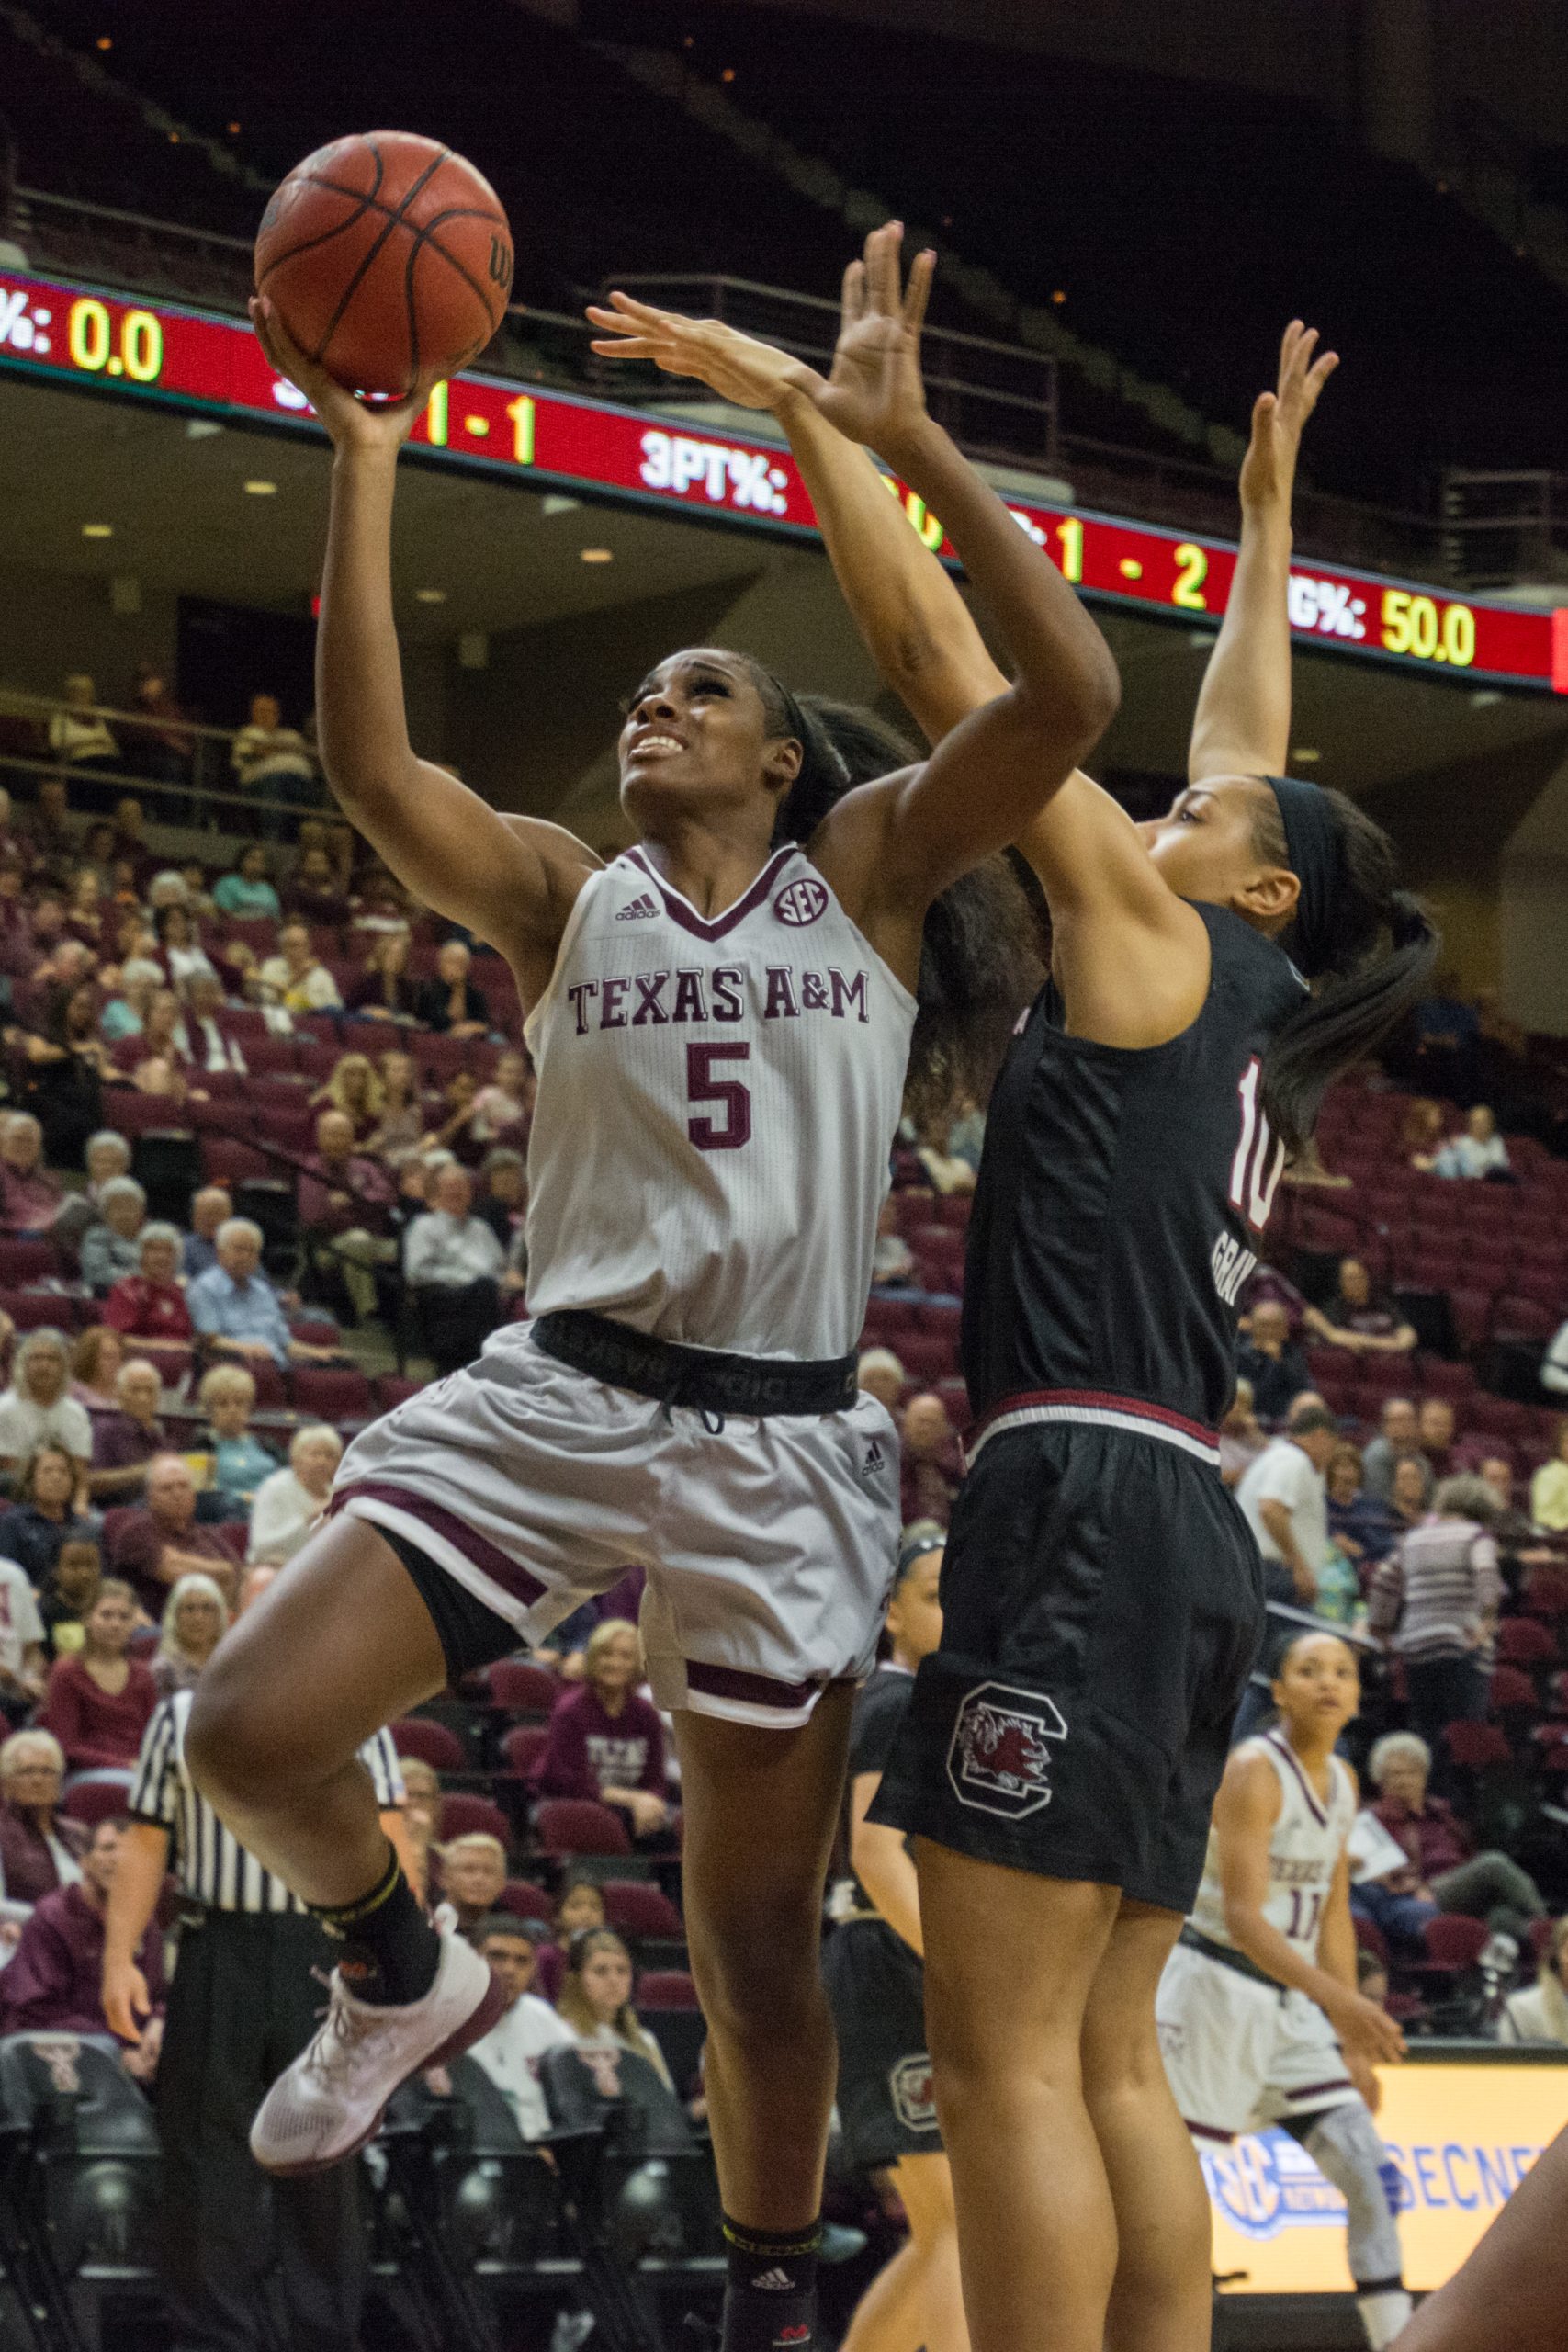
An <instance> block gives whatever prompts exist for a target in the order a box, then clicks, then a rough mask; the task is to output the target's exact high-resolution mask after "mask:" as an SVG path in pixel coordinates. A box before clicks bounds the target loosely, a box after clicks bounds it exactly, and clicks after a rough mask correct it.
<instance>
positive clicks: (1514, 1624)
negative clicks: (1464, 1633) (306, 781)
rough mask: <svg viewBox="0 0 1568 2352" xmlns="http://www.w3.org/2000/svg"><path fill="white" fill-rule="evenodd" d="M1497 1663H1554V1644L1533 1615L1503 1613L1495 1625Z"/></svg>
mask: <svg viewBox="0 0 1568 2352" xmlns="http://www.w3.org/2000/svg"><path fill="white" fill-rule="evenodd" d="M1497 1663H1498V1665H1499V1666H1506V1667H1513V1668H1516V1669H1517V1668H1520V1667H1524V1668H1529V1667H1535V1666H1555V1665H1556V1663H1557V1644H1556V1643H1555V1642H1554V1641H1553V1640H1552V1638H1551V1634H1549V1633H1548V1632H1547V1630H1546V1627H1545V1626H1544V1625H1542V1624H1540V1623H1538V1621H1537V1620H1536V1619H1535V1618H1533V1617H1505V1618H1504V1619H1503V1622H1502V1623H1501V1624H1500V1625H1499V1626H1498V1628H1497Z"/></svg>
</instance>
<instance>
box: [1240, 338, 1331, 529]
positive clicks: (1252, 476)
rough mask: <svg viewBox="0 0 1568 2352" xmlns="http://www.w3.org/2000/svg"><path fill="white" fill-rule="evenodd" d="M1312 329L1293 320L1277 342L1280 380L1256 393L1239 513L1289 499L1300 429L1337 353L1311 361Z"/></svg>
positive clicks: (1324, 354)
mask: <svg viewBox="0 0 1568 2352" xmlns="http://www.w3.org/2000/svg"><path fill="white" fill-rule="evenodd" d="M1317 335H1318V331H1317V329H1316V327H1308V326H1303V324H1302V322H1301V321H1300V319H1292V321H1291V323H1290V325H1289V326H1288V327H1287V328H1286V329H1285V332H1284V334H1283V336H1282V337H1281V339H1280V380H1279V384H1278V387H1277V389H1276V390H1274V391H1271V392H1260V393H1259V394H1258V399H1257V401H1256V402H1255V403H1254V405H1253V411H1252V439H1251V442H1250V443H1249V445H1248V447H1247V455H1246V457H1245V458H1243V459H1242V465H1241V503H1242V507H1243V509H1244V511H1250V510H1252V509H1256V508H1259V507H1266V506H1269V505H1273V504H1276V503H1280V502H1281V501H1282V502H1283V503H1285V504H1286V505H1287V506H1289V503H1290V498H1291V492H1292V487H1293V485H1294V481H1295V473H1296V458H1297V454H1298V452H1299V451H1300V448H1301V440H1302V428H1303V425H1304V424H1306V421H1307V419H1308V417H1309V416H1310V415H1311V414H1312V413H1313V411H1314V408H1315V407H1316V406H1317V399H1318V394H1319V393H1320V392H1321V391H1322V390H1323V388H1324V386H1325V384H1326V383H1327V381H1328V379H1329V378H1330V376H1332V375H1333V373H1334V370H1335V369H1336V368H1337V367H1338V365H1339V355H1338V353H1337V351H1325V352H1324V353H1323V355H1322V356H1321V357H1319V358H1316V359H1314V356H1313V354H1314V351H1315V349H1316V347H1317Z"/></svg>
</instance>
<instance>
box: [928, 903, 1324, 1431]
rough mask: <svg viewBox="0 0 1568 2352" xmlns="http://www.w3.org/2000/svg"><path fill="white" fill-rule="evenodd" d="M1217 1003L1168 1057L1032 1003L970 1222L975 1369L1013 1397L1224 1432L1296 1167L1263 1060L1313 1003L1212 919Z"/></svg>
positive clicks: (1248, 933) (1058, 1006)
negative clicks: (1139, 1409) (1270, 1226)
mask: <svg viewBox="0 0 1568 2352" xmlns="http://www.w3.org/2000/svg"><path fill="white" fill-rule="evenodd" d="M1196 912H1197V913H1199V914H1200V915H1201V917H1202V918H1203V922H1204V923H1205V925H1206V926H1207V929H1208V933H1209V950H1210V972H1209V989H1208V994H1207V995H1206V997H1205V998H1204V1001H1203V1004H1202V1007H1201V1011H1200V1012H1199V1013H1198V1016H1197V1018H1196V1020H1194V1021H1193V1022H1192V1023H1190V1025H1189V1026H1188V1027H1187V1028H1186V1029H1184V1030H1182V1031H1181V1032H1180V1034H1179V1035H1177V1036H1175V1037H1172V1038H1171V1039H1170V1040H1169V1041H1168V1044H1166V1045H1163V1046H1151V1047H1147V1048H1145V1049H1144V1050H1142V1051H1128V1050H1124V1049H1123V1048H1122V1047H1120V1046H1102V1045H1098V1044H1096V1043H1094V1042H1093V1040H1091V1039H1089V1038H1085V1037H1074V1036H1070V1035H1068V1034H1067V1031H1066V1026H1065V1015H1064V1009H1063V1005H1062V1000H1061V997H1060V995H1059V994H1058V992H1057V990H1056V989H1055V985H1054V984H1049V985H1047V986H1046V987H1045V988H1044V989H1043V990H1042V991H1041V993H1040V995H1039V996H1038V997H1037V998H1036V999H1035V1001H1034V1003H1033V1005H1032V1008H1031V1010H1030V1012H1028V1014H1027V1015H1026V1016H1025V1018H1024V1019H1023V1020H1022V1021H1021V1023H1020V1024H1019V1030H1018V1034H1017V1035H1016V1036H1015V1037H1014V1039H1013V1042H1012V1045H1011V1046H1010V1049H1009V1052H1008V1057H1007V1059H1006V1060H1005V1062H1004V1063H1003V1065H1002V1069H1001V1075H1000V1077H999V1078H998V1080H997V1084H996V1090H995V1092H994V1093H993V1095H992V1097H991V1107H990V1114H989V1117H988V1119H987V1127H986V1148H985V1153H984V1156H983V1158H982V1159H981V1162H980V1177H979V1183H978V1185H977V1187H976V1197H975V1211H974V1216H973V1217H972V1218H971V1220H970V1227H969V1255H968V1268H967V1273H966V1277H965V1281H964V1377H965V1379H966V1380H967V1382H968V1385H969V1401H970V1405H971V1407H972V1408H973V1409H974V1411H975V1413H976V1416H977V1417H981V1418H983V1417H985V1416H986V1415H987V1414H990V1413H992V1412H994V1411H995V1410H996V1408H998V1405H1001V1404H1002V1403H1003V1402H1004V1400H1008V1401H1009V1402H1010V1403H1011V1404H1015V1405H1016V1404H1020V1403H1023V1404H1027V1401H1028V1399H1029V1397H1031V1396H1036V1395H1039V1394H1040V1393H1041V1392H1045V1393H1047V1394H1051V1395H1056V1396H1060V1395H1063V1394H1066V1395H1076V1396H1077V1397H1080V1398H1082V1399H1083V1400H1084V1401H1085V1403H1086V1405H1087V1404H1089V1402H1091V1401H1092V1400H1093V1399H1094V1398H1095V1397H1100V1398H1103V1399H1104V1400H1105V1401H1107V1402H1108V1403H1113V1402H1114V1401H1115V1400H1116V1399H1118V1398H1122V1399H1128V1400H1133V1401H1136V1402H1142V1403H1144V1404H1146V1405H1151V1406H1154V1407H1155V1408H1157V1409H1159V1410H1162V1411H1164V1412H1166V1413H1168V1414H1177V1415H1179V1416H1182V1417H1184V1418H1185V1419H1188V1420H1190V1421H1191V1422H1194V1423H1197V1424H1201V1426H1202V1427H1203V1428H1205V1429H1209V1430H1213V1428H1215V1427H1216V1426H1217V1425H1218V1422H1219V1420H1220V1418H1221V1416H1222V1415H1223V1413H1224V1410H1225V1408H1226V1407H1227V1405H1228V1404H1229V1402H1230V1398H1231V1395H1232V1392H1233V1390H1234V1388H1235V1318H1236V1306H1235V1302H1236V1298H1237V1296H1238V1295H1239V1293H1240V1290H1241V1286H1242V1283H1244V1282H1245V1281H1246V1279H1247V1275H1248V1274H1249V1273H1250V1272H1251V1271H1252V1269H1253V1267H1254V1266H1255V1265H1256V1263H1257V1250H1258V1241H1259V1238H1260V1236H1261V1233H1262V1230H1263V1227H1264V1225H1265V1224H1266V1222H1267V1220H1268V1216H1269V1208H1270V1206H1271V1205H1272V1203H1273V1198H1274V1191H1275V1187H1276V1185H1277V1184H1278V1182H1279V1180H1280V1172H1281V1170H1282V1168H1283V1165H1284V1153H1283V1150H1282V1149H1281V1148H1280V1144H1279V1142H1278V1141H1277V1139H1276V1138H1275V1137H1274V1136H1272V1135H1271V1134H1270V1132H1269V1124H1268V1121H1267V1119H1266V1118H1265V1117H1264V1114H1263V1108H1262V1103H1261V1102H1260V1100H1259V1088H1260V1083H1261V1077H1262V1065H1263V1057H1264V1056H1265V1054H1266V1053H1267V1051H1268V1048H1269V1044H1270V1042H1271V1041H1272V1039H1273V1038H1274V1036H1275V1035H1277V1033H1278V1031H1279V1030H1280V1027H1281V1025H1282V1024H1283V1023H1284V1022H1285V1021H1286V1020H1288V1019H1289V1017H1290V1015H1291V1014H1292V1012H1295V1011H1296V1010H1297V1008H1298V1007H1299V1006H1300V1005H1301V1004H1302V1003H1303V1001H1304V995H1305V987H1306V984H1305V982H1304V981H1303V978H1301V975H1300V974H1299V973H1298V972H1297V971H1296V969H1295V967H1294V966H1293V965H1292V963H1291V961H1290V958H1289V957H1288V956H1286V955H1285V954H1284V953H1283V952H1282V951H1281V950H1280V948H1278V947H1276V946H1275V945H1274V944H1273V943H1272V942H1271V941H1269V940H1267V939H1265V938H1264V937H1263V936H1262V934H1261V933H1259V932H1257V931H1254V930H1253V929H1252V927H1251V925H1250V924H1248V923H1246V922H1243V921H1242V920H1241V918H1240V916H1239V915H1235V914H1232V913H1231V911H1230V910H1229V909H1228V908H1226V907H1214V906H1199V907H1198V908H1197V909H1196Z"/></svg>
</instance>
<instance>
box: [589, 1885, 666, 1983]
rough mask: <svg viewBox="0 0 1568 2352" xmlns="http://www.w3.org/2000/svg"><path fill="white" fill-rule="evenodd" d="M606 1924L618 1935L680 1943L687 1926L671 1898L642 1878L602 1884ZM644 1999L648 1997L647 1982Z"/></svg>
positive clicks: (601, 1891) (600, 1889)
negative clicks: (655, 1937)
mask: <svg viewBox="0 0 1568 2352" xmlns="http://www.w3.org/2000/svg"><path fill="white" fill-rule="evenodd" d="M599 1892H600V1894H602V1895H603V1896H604V1922H605V1925H606V1926H607V1927H611V1928H614V1929H615V1933H616V1934H617V1935H618V1936H657V1937H661V1938H664V1939H668V1940H671V1941H678V1940H679V1939H681V1938H682V1936H684V1934H685V1932H686V1928H685V1923H684V1921H683V1920H682V1917H681V1914H680V1913H679V1911H677V1910H676V1908H675V1905H673V1904H672V1903H671V1900H670V1897H669V1896H668V1895H667V1894H664V1893H663V1892H662V1891H661V1890H660V1888H659V1887H657V1886H654V1885H652V1884H650V1883H649V1881H648V1880H647V1879H640V1878H607V1879H604V1880H603V1881H602V1882H601V1883H600V1888H599ZM642 1997H643V1999H644V2000H646V1999H647V1998H648V1994H647V1989H646V1983H645V1987H644V1991H643V1995H642Z"/></svg>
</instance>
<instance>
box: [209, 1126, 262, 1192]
mask: <svg viewBox="0 0 1568 2352" xmlns="http://www.w3.org/2000/svg"><path fill="white" fill-rule="evenodd" d="M201 1172H202V1175H203V1176H204V1178H205V1179H206V1181H207V1182H208V1183H209V1184H244V1183H248V1182H251V1181H252V1180H254V1179H255V1178H257V1177H267V1176H270V1175H271V1173H272V1162H271V1161H270V1160H269V1159H267V1157H266V1154H265V1152H261V1151H257V1150H256V1149H255V1148H254V1146H252V1145H250V1144H248V1143H238V1142H236V1141H234V1140H233V1139H232V1138H231V1137H230V1136H215V1135H204V1136H202V1138H201Z"/></svg>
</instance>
